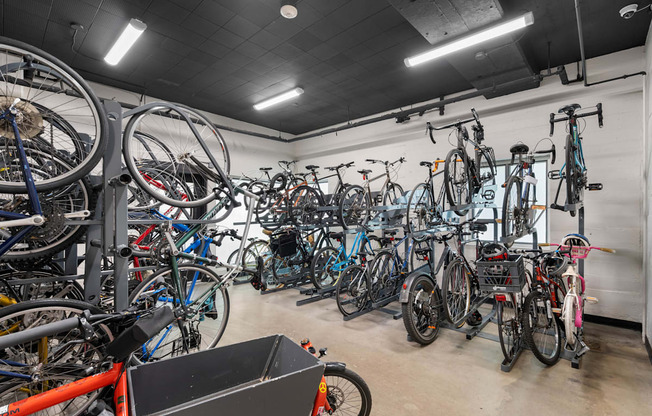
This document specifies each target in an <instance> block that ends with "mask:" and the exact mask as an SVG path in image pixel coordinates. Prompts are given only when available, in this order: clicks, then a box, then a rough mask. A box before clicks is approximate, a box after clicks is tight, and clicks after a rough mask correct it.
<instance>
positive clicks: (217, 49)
mask: <svg viewBox="0 0 652 416" xmlns="http://www.w3.org/2000/svg"><path fill="white" fill-rule="evenodd" d="M197 49H199V50H200V51H202V52H205V53H207V54H210V55H213V56H215V57H217V58H223V57H224V56H226V54H227V53H229V52H230V51H231V49H229V48H227V47H226V46H224V45H222V44H219V43H217V42H215V41H212V40H210V39H208V40H206V41H204V42H203V43H202V44H201V45H199V46H198V47H197Z"/></svg>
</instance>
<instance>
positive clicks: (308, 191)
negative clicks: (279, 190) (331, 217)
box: [288, 185, 324, 226]
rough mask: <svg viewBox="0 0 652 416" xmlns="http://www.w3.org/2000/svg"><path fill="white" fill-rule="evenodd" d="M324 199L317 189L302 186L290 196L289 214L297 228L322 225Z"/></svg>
mask: <svg viewBox="0 0 652 416" xmlns="http://www.w3.org/2000/svg"><path fill="white" fill-rule="evenodd" d="M323 206H324V198H323V197H322V195H321V194H320V193H319V191H317V190H316V189H315V188H313V187H312V186H309V185H301V186H299V187H298V188H296V189H295V190H294V191H292V193H291V194H290V200H289V203H288V213H289V217H290V221H292V223H293V224H294V225H296V226H303V225H321V220H322V218H323V216H324V215H323V211H320V210H319V209H320V208H321V207H323Z"/></svg>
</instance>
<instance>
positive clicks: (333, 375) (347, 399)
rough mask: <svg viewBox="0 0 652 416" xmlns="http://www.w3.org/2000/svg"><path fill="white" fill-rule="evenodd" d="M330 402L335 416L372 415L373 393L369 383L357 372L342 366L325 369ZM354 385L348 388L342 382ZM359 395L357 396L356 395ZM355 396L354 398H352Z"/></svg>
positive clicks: (327, 366)
mask: <svg viewBox="0 0 652 416" xmlns="http://www.w3.org/2000/svg"><path fill="white" fill-rule="evenodd" d="M324 379H325V381H326V387H327V393H326V399H327V400H328V403H329V405H330V406H331V408H333V409H334V411H333V413H332V415H334V416H345V415H355V416H369V415H370V414H371V391H370V390H369V386H368V385H367V383H366V382H365V381H364V380H363V379H362V377H360V376H359V375H358V374H357V373H356V372H354V371H353V370H350V369H349V368H346V367H343V366H341V365H339V363H338V365H328V363H327V364H326V368H325V369H324ZM340 379H344V380H345V381H346V382H348V383H350V384H352V385H353V388H351V387H346V385H345V384H344V383H343V382H342V381H341V380H340ZM356 393H357V394H356ZM351 395H353V396H351Z"/></svg>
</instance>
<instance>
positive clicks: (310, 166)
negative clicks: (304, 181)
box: [306, 165, 319, 170]
mask: <svg viewBox="0 0 652 416" xmlns="http://www.w3.org/2000/svg"><path fill="white" fill-rule="evenodd" d="M306 169H308V170H317V169H319V166H317V165H308V166H306Z"/></svg>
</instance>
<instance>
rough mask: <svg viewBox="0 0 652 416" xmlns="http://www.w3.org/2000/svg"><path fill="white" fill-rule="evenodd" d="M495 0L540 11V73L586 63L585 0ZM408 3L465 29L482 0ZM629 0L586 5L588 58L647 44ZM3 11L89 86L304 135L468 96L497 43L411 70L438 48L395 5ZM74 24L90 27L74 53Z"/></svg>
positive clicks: (162, 0) (7, 22)
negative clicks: (109, 57)
mask: <svg viewBox="0 0 652 416" xmlns="http://www.w3.org/2000/svg"><path fill="white" fill-rule="evenodd" d="M484 1H490V2H492V3H496V4H498V7H499V8H500V9H502V10H501V13H502V15H503V17H504V18H508V17H515V16H518V15H520V14H522V13H523V12H525V11H532V12H533V13H534V25H533V26H530V27H529V28H527V29H526V30H525V31H524V34H523V36H520V35H516V36H514V40H515V41H516V42H517V44H516V45H512V47H513V46H516V47H517V48H518V51H517V52H519V53H521V52H522V55H523V57H524V58H523V59H524V60H525V61H524V64H525V66H526V67H528V68H529V69H530V70H532V71H534V72H537V71H540V70H543V69H545V68H547V66H548V42H550V64H551V65H552V66H553V67H554V66H557V65H561V64H567V63H570V62H576V61H578V60H579V59H580V52H579V43H578V38H577V28H576V22H575V9H574V3H573V1H572V0H547V1H536V0H484ZM406 2H409V3H414V2H417V3H418V2H421V3H436V6H437V8H438V10H440V13H442V16H443V18H446V19H447V20H448V21H449V22H450V24H451V25H454V22H455V20H454V19H451V18H450V17H451V14H459V15H460V16H465V15H469V14H472V12H471V11H472V10H474V9H472V7H473V5H474V3H477V1H475V0H473V1H472V0H437V1H432V0H430V1H429V0H406ZM392 3H394V4H396V3H397V1H395V0H392ZM399 3H400V1H399ZM629 3H631V1H630V0H591V1H586V0H584V1H582V2H581V8H582V20H583V24H584V39H585V48H586V55H587V58H591V57H594V56H599V55H604V54H608V53H611V52H615V51H619V50H623V49H628V48H631V47H634V46H640V45H643V44H644V43H645V38H646V34H647V29H648V27H649V24H650V17H651V16H650V13H648V12H647V11H644V12H640V13H638V14H637V15H635V16H634V17H633V18H632V19H629V20H624V19H622V18H620V17H619V15H618V10H619V9H620V8H621V7H622V6H624V5H626V4H629ZM0 4H1V5H2V8H1V10H0V13H1V15H0V18H1V19H2V20H1V21H2V30H1V33H2V35H3V36H8V37H12V38H16V39H19V40H23V41H25V42H28V43H31V44H33V45H35V46H37V47H41V48H43V49H45V50H46V51H48V52H50V53H52V54H54V55H55V56H57V57H59V58H61V59H62V60H64V61H65V62H67V63H68V64H70V65H71V66H73V67H74V68H75V69H77V70H78V71H79V72H80V73H81V74H82V75H83V76H84V77H86V78H87V79H89V80H92V81H97V82H101V83H104V84H108V85H113V86H116V87H120V88H124V89H128V90H131V91H134V92H137V93H146V94H148V95H151V96H155V97H159V98H162V99H166V100H170V101H176V102H181V103H184V104H187V105H190V106H193V107H195V108H199V109H202V110H206V111H210V112H213V113H217V114H221V115H224V116H228V117H231V118H234V119H238V120H242V121H247V122H250V123H254V124H257V125H261V126H266V127H270V128H273V129H276V130H279V131H284V132H288V133H293V134H300V133H304V132H307V131H311V130H315V129H318V128H322V127H325V126H330V125H333V124H337V123H341V122H346V121H348V120H351V119H355V118H359V117H362V116H367V115H371V114H375V113H379V112H382V111H387V110H390V109H394V108H399V107H405V106H409V105H411V104H414V103H417V102H420V101H425V100H429V99H433V98H437V97H441V96H445V95H448V94H451V93H456V92H460V91H463V90H468V89H470V88H472V87H473V86H474V85H476V86H477V83H476V81H477V80H474V79H470V75H469V74H475V75H473V76H477V73H478V70H479V69H481V66H482V65H485V66H486V65H487V61H485V60H481V61H475V60H470V59H468V57H469V56H474V55H475V53H476V52H477V51H480V50H483V48H485V47H486V46H479V47H477V48H475V49H473V50H472V48H471V49H469V50H466V51H464V52H460V53H459V54H457V56H455V57H451V58H450V62H449V60H447V59H440V60H438V61H435V62H432V63H428V64H424V65H422V66H420V67H416V68H407V67H406V66H405V65H404V63H403V60H404V58H406V57H408V56H411V55H414V54H416V53H419V52H422V51H425V50H427V49H428V48H430V47H431V45H430V43H429V42H428V41H427V40H426V39H425V38H424V37H423V36H422V35H421V34H420V33H419V31H417V29H415V28H414V27H413V26H412V25H411V24H410V23H408V21H407V20H406V19H405V18H403V16H402V14H401V13H400V12H399V11H398V10H397V9H398V7H397V8H394V7H393V6H392V5H391V4H390V2H389V1H388V0H299V2H298V5H297V8H298V10H299V15H298V17H297V18H295V19H293V20H287V19H284V18H282V17H281V16H280V13H279V8H280V5H281V1H280V0H83V1H81V0H77V1H73V0H0ZM442 16H440V17H442ZM130 18H138V19H141V20H142V21H144V22H145V23H146V24H147V30H146V31H145V33H144V34H143V36H142V37H141V39H139V40H138V42H137V43H136V45H135V46H134V48H133V49H132V50H131V51H130V52H129V54H128V55H127V56H126V57H125V58H124V59H123V60H122V62H120V63H119V64H118V65H117V66H115V67H111V66H109V65H107V64H105V63H104V61H103V57H104V55H105V54H106V52H107V51H108V49H109V48H110V47H111V45H112V43H113V41H114V40H115V38H116V37H117V36H118V34H119V33H120V32H121V30H122V29H123V27H124V26H125V25H126V24H127V22H128V21H129V19H130ZM479 21H481V19H480V20H479ZM72 22H75V23H79V24H82V25H83V26H84V30H82V31H79V32H78V33H77V35H76V38H75V45H74V50H73V48H72V38H73V31H72V29H71V28H70V24H71V23H72ZM462 24H463V25H464V26H466V27H463V28H462V30H456V32H458V33H464V32H466V31H467V30H473V29H475V28H476V27H473V24H469V21H468V19H462ZM447 35H448V36H449V37H452V36H455V35H456V33H451V34H449V33H447V32H444V34H443V36H444V38H446V36H447ZM509 41H511V40H506V42H509ZM489 56H491V54H489ZM465 57H466V58H465ZM494 59H496V58H494ZM456 62H457V63H456ZM461 62H465V63H464V64H463V65H465V66H464V67H462V66H460V65H462V63H461ZM469 65H471V66H473V65H478V67H477V68H471V67H469ZM590 74H591V72H590V67H589V76H590ZM296 86H300V87H303V88H304V90H305V93H304V94H303V95H302V96H301V97H299V98H298V99H296V100H295V101H294V102H291V103H289V104H286V105H280V106H278V107H274V108H270V109H269V110H266V111H263V112H258V111H256V110H254V109H253V107H252V106H253V104H254V103H256V102H259V101H261V100H263V99H265V98H268V97H270V96H273V95H275V94H277V93H280V92H284V91H286V90H289V89H291V88H293V87H296Z"/></svg>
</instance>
